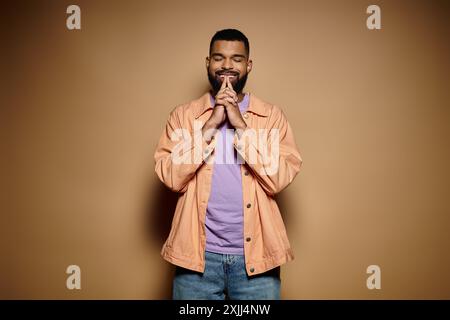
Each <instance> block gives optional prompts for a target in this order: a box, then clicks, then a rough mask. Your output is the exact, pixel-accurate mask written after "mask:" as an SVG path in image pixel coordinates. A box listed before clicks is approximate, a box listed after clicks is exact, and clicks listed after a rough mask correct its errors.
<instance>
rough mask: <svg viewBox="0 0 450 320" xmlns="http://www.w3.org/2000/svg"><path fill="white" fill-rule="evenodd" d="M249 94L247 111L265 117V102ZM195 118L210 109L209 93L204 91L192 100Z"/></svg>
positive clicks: (266, 109) (267, 113)
mask: <svg viewBox="0 0 450 320" xmlns="http://www.w3.org/2000/svg"><path fill="white" fill-rule="evenodd" d="M248 95H249V105H248V109H247V112H252V113H255V114H257V115H260V116H263V117H267V116H268V115H269V112H268V108H267V106H266V104H265V103H264V102H263V101H262V100H260V99H259V98H257V97H256V96H254V95H253V94H252V93H250V92H248ZM193 105H194V110H195V111H194V112H195V119H197V118H198V117H200V116H201V115H202V114H204V113H205V112H206V111H207V110H209V109H212V108H213V107H212V105H211V93H210V92H206V93H205V94H203V95H202V96H201V97H200V98H199V99H197V100H194V101H193Z"/></svg>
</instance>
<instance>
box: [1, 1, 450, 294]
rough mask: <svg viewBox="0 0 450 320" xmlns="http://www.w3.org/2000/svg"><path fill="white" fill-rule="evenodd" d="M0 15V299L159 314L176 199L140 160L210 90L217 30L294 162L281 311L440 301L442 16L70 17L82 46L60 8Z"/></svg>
mask: <svg viewBox="0 0 450 320" xmlns="http://www.w3.org/2000/svg"><path fill="white" fill-rule="evenodd" d="M10 2H12V3H10V4H9V5H6V6H4V7H2V18H1V19H2V22H3V23H4V27H3V28H2V29H3V30H2V32H6V36H5V37H2V39H3V40H2V42H3V43H2V51H3V54H4V59H3V60H4V61H3V62H4V63H3V64H4V65H3V67H2V70H4V72H2V74H3V75H4V77H3V78H4V80H3V81H2V82H3V84H2V90H1V91H3V92H2V94H1V95H2V103H1V112H2V114H1V128H2V130H1V132H2V146H1V147H2V157H1V169H2V173H1V174H2V179H1V180H2V189H1V190H0V191H1V197H2V207H1V218H0V219H1V221H0V222H1V227H0V228H1V229H0V237H1V238H0V240H1V242H0V250H1V251H0V253H1V255H0V257H1V258H0V259H1V265H0V298H8V299H9V298H25V299H26V298H34V299H40V298H57V299H59V298H62V299H72V298H87V299H93V298H104V299H110V298H114V299H115V298H138V299H161V298H170V294H171V288H170V286H171V280H172V272H173V268H172V267H171V266H170V265H169V264H168V263H166V262H164V261H163V260H162V259H161V258H160V256H159V251H160V249H161V246H162V244H163V241H164V240H165V237H166V236H167V234H168V231H169V226H170V222H171V217H172V213H173V209H174V205H175V201H176V195H173V194H171V193H170V191H168V190H166V189H165V188H164V187H163V185H162V184H161V183H160V182H159V180H158V179H157V177H156V175H155V174H154V171H153V170H154V162H153V152H154V149H155V146H156V143H157V140H158V138H159V135H160V133H161V131H162V129H163V126H164V123H165V121H166V119H167V116H168V113H169V111H170V110H171V109H172V108H173V107H174V106H176V105H178V104H180V103H183V102H187V101H189V100H191V99H193V98H196V97H198V96H200V95H201V94H202V93H203V92H204V91H205V90H206V89H207V88H208V83H207V78H206V71H205V67H204V58H205V56H206V55H207V53H208V44H209V40H210V37H211V36H212V35H213V34H214V32H215V31H217V30H219V29H222V28H226V27H235V28H238V29H241V30H242V31H243V32H244V33H246V34H247V36H248V37H249V39H250V44H251V56H252V58H253V60H254V69H253V72H252V73H251V75H250V77H249V81H248V86H247V89H248V91H251V92H253V93H254V94H256V95H257V96H259V97H261V98H263V99H265V100H267V101H270V102H273V103H276V104H278V105H280V106H281V107H282V108H283V109H284V110H285V113H286V114H287V116H288V118H289V121H290V123H291V125H292V126H293V128H294V131H295V136H296V139H297V144H298V146H299V149H300V151H301V154H302V157H303V160H304V163H303V167H302V171H301V173H300V174H299V176H298V177H297V179H296V180H295V181H294V183H293V184H292V185H291V186H290V187H289V188H288V189H286V190H285V191H284V192H283V193H282V194H280V195H279V197H278V200H279V204H280V207H281V209H282V211H283V215H284V219H285V223H286V225H287V229H288V234H289V237H290V240H291V243H292V246H293V249H294V252H295V254H296V260H295V261H294V262H291V263H288V264H286V265H284V266H283V267H282V278H283V280H284V282H283V285H282V297H283V298H284V299H304V298H308V299H310V298H319V299H321V298H325V299H329V298H337V299H341V298H343V299H346V298H353V299H360V298H369V299H379V298H384V299H391V298H405V299H409V298H450V275H449V273H448V271H449V270H450V257H449V252H450V235H449V227H450V216H449V214H450V200H449V198H450V197H449V190H450V185H449V181H450V174H449V173H450V170H449V163H450V139H449V138H450V126H449V124H450V122H449V120H450V117H449V116H450V110H449V88H448V86H449V74H450V70H449V69H450V68H449V62H448V57H449V54H450V50H449V42H448V39H449V38H450V37H449V32H448V30H449V22H448V21H449V20H448V13H449V5H448V4H447V3H448V1H356V0H355V1H333V0H327V1H325V0H320V1H313V0H310V1H291V2H289V1H270V2H264V1H246V0H242V1H232V0H230V1H219V2H217V1H144V0H142V1H137V0H135V1H76V3H77V4H78V5H80V7H81V14H82V30H81V31H69V30H67V29H66V26H65V20H66V17H67V15H66V8H67V6H68V5H69V4H72V3H73V2H72V1H70V2H69V1H56V0H55V1H14V2H13V1H10ZM370 4H378V5H379V6H380V7H381V10H382V16H381V17H382V30H379V31H370V30H368V29H367V28H366V25H365V20H366V17H367V14H366V12H365V11H366V8H367V6H368V5H370ZM70 264H76V265H79V266H80V267H81V272H82V277H81V279H82V289H81V290H79V291H76V290H75V291H69V290H67V289H66V287H65V281H66V277H67V275H66V273H65V270H66V267H67V266H68V265H70ZM371 264H377V265H379V266H380V267H381V271H382V289H381V290H368V289H367V287H366V278H367V276H368V275H367V274H366V268H367V266H369V265H371Z"/></svg>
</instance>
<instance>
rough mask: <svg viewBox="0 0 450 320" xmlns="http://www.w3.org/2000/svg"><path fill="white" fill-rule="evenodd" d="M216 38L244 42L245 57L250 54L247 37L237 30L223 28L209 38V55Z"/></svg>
mask: <svg viewBox="0 0 450 320" xmlns="http://www.w3.org/2000/svg"><path fill="white" fill-rule="evenodd" d="M217 40H226V41H241V42H243V43H244V46H245V51H247V57H249V56H250V44H249V43H248V39H247V37H246V36H245V35H244V34H243V33H242V32H241V31H239V30H236V29H223V30H220V31H217V32H216V34H215V35H214V36H213V37H212V38H211V42H210V44H209V55H211V50H212V47H213V44H214V42H215V41H217Z"/></svg>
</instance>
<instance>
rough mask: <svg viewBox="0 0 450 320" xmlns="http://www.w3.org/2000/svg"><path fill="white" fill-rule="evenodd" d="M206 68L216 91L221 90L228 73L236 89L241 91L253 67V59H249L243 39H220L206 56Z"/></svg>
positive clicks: (238, 91)
mask: <svg viewBox="0 0 450 320" xmlns="http://www.w3.org/2000/svg"><path fill="white" fill-rule="evenodd" d="M206 68H207V71H208V79H209V82H210V83H211V86H212V88H213V90H214V92H217V91H219V89H220V86H221V85H222V81H223V80H224V79H225V77H224V76H225V75H228V76H229V78H230V82H231V84H232V85H233V89H234V91H236V93H241V92H242V90H243V89H244V87H245V82H246V81H247V76H248V73H249V72H250V71H251V69H252V61H251V60H249V59H248V56H247V51H246V50H245V45H244V43H243V42H242V41H226V40H218V41H215V42H214V43H213V47H212V48H211V54H210V56H209V57H207V58H206Z"/></svg>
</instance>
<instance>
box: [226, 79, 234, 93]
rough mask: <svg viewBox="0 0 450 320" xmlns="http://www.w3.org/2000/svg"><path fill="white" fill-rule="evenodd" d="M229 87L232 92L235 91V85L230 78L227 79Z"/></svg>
mask: <svg viewBox="0 0 450 320" xmlns="http://www.w3.org/2000/svg"><path fill="white" fill-rule="evenodd" d="M227 87H228V88H230V89H231V90H233V85H232V84H231V81H230V78H229V77H227ZM233 91H234V90H233Z"/></svg>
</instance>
